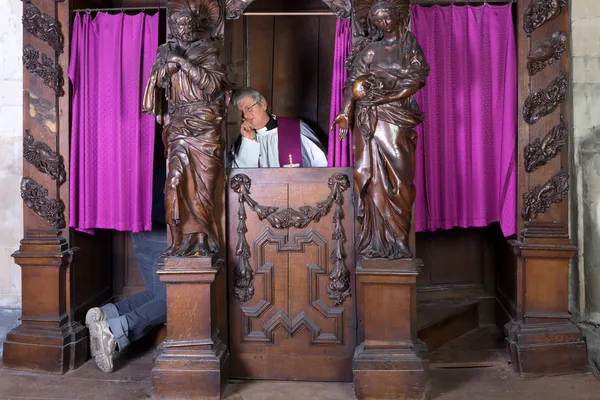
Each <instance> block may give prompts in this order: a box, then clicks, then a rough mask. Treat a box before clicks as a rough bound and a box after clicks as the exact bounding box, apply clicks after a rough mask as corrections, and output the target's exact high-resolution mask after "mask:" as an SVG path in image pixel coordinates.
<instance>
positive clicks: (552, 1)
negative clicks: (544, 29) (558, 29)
mask: <svg viewBox="0 0 600 400" xmlns="http://www.w3.org/2000/svg"><path fill="white" fill-rule="evenodd" d="M566 5H567V0H532V1H531V5H530V6H529V8H527V10H526V11H525V17H524V21H523V29H524V30H525V33H527V36H531V35H532V33H533V31H534V30H536V29H537V28H539V27H540V26H542V25H544V24H545V23H546V22H548V21H552V20H553V19H555V18H557V17H558V16H559V15H560V12H561V11H562V9H563V8H564V7H565V6H566Z"/></svg>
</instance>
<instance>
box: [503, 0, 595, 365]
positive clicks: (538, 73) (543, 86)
mask: <svg viewBox="0 0 600 400" xmlns="http://www.w3.org/2000/svg"><path fill="white" fill-rule="evenodd" d="M567 3H568V2H567V1H566V0H559V1H556V2H551V1H547V0H532V1H519V2H518V19H517V22H518V24H519V26H518V29H517V32H518V49H519V110H518V112H519V148H518V168H519V198H518V204H519V208H520V209H521V216H520V218H519V228H520V235H519V239H518V240H517V241H514V242H512V245H513V249H514V252H515V255H516V257H517V271H516V283H515V285H516V296H515V299H514V304H512V305H509V306H508V307H507V308H508V309H512V314H513V315H512V321H510V322H509V323H508V324H507V325H506V328H505V330H506V335H507V340H508V343H509V350H510V355H511V359H512V364H513V366H514V368H515V370H516V371H517V372H518V373H520V374H521V375H522V376H525V377H532V376H543V375H557V374H568V373H575V372H585V371H587V365H588V364H587V355H586V348H585V343H584V341H583V340H582V337H581V333H580V331H579V329H578V328H577V327H576V326H575V325H574V324H573V323H572V322H571V321H570V318H569V313H568V292H569V287H568V270H569V261H570V259H571V257H572V256H573V254H574V253H575V250H576V248H575V246H573V245H572V244H571V241H570V239H569V234H568V223H569V212H568V211H569V210H568V201H567V193H568V189H569V185H568V184H569V156H568V148H567V143H568V140H569V132H570V130H571V124H570V114H571V110H570V107H569V94H570V90H569V84H570V82H571V79H570V77H569V57H568V54H569V52H568V51H566V50H567V48H568V44H569V40H568V39H569V36H570V21H569V10H568V4H567ZM500 268H501V267H500Z"/></svg>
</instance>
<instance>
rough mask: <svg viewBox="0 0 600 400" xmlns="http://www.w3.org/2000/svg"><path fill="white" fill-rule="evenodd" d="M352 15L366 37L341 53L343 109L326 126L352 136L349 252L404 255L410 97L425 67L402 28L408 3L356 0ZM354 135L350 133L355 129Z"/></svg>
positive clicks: (415, 119) (414, 115)
mask: <svg viewBox="0 0 600 400" xmlns="http://www.w3.org/2000/svg"><path fill="white" fill-rule="evenodd" d="M354 13H355V20H356V21H358V23H359V25H360V24H361V21H362V24H363V27H364V32H365V36H366V38H365V39H363V41H362V42H360V43H359V44H358V45H357V48H355V50H353V52H352V54H351V55H350V57H349V60H348V62H347V66H348V67H349V70H350V71H349V76H348V79H347V81H346V86H345V88H344V108H343V109H342V111H341V112H340V113H339V114H338V115H337V116H336V118H335V120H334V124H335V123H337V124H339V126H340V140H341V139H343V138H344V137H345V136H346V134H347V132H348V128H350V127H354V129H355V130H357V131H358V132H360V134H356V135H354V137H355V139H354V140H355V143H354V157H355V170H354V181H355V185H356V191H357V193H358V194H359V204H358V219H359V222H360V223H361V224H362V231H361V232H360V236H359V238H358V240H357V242H356V250H357V252H358V253H359V254H361V255H362V256H363V257H368V258H387V259H399V258H411V257H412V253H411V251H410V249H409V245H408V235H409V231H410V226H411V210H412V206H413V203H414V200H415V186H414V183H413V181H414V175H415V148H416V140H417V137H416V132H415V130H414V128H415V126H416V125H418V124H420V123H421V122H422V121H423V114H422V113H421V112H420V110H419V107H418V105H417V103H416V101H415V100H414V99H413V97H412V95H413V94H414V93H415V92H417V91H418V90H419V89H420V88H421V87H423V85H424V84H425V79H426V77H427V75H428V74H429V65H428V64H427V61H426V60H425V57H424V55H423V51H422V49H421V47H420V46H419V44H418V43H417V40H416V39H415V37H414V36H413V35H412V33H411V32H409V30H408V26H409V25H408V24H409V19H410V14H409V4H408V1H399V0H395V1H373V0H358V1H357V2H356V4H355V10H354ZM358 132H357V133H358Z"/></svg>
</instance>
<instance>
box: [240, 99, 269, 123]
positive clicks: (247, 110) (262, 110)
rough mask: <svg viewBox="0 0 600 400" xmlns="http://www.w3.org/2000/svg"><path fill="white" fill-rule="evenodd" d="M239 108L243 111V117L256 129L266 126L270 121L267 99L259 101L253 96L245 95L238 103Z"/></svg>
mask: <svg viewBox="0 0 600 400" xmlns="http://www.w3.org/2000/svg"><path fill="white" fill-rule="evenodd" d="M238 110H240V112H241V113H242V119H243V120H244V121H246V122H248V123H249V124H250V126H251V127H252V129H254V130H256V129H260V128H264V126H265V125H267V122H269V114H267V102H266V101H265V99H261V100H260V101H258V102H257V101H255V100H254V99H253V98H252V97H251V96H244V97H242V99H241V100H240V104H238Z"/></svg>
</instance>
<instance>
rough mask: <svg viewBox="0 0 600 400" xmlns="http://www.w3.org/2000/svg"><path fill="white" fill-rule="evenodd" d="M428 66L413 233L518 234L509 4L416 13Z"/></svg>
mask: <svg viewBox="0 0 600 400" xmlns="http://www.w3.org/2000/svg"><path fill="white" fill-rule="evenodd" d="M412 31H413V32H414V34H415V36H416V37H417V40H418V41H419V43H420V44H421V46H422V47H423V51H424V52H425V56H426V58H427V60H428V62H429V63H430V66H431V73H430V75H429V78H428V80H427V85H426V86H425V87H424V88H423V89H422V90H420V91H419V92H418V93H417V94H416V99H417V102H418V103H419V105H420V106H421V109H422V111H423V112H424V113H425V121H424V122H423V124H422V125H420V126H419V127H418V129H417V131H418V144H417V154H416V160H417V169H416V177H415V185H416V187H417V198H416V201H415V229H416V231H425V230H429V231H434V230H436V229H450V228H453V227H480V226H486V225H489V224H491V223H493V222H500V226H501V229H502V232H503V233H504V235H505V236H510V235H512V234H514V233H515V232H516V223H517V212H516V207H517V204H516V190H517V178H516V167H517V165H516V162H517V161H516V153H517V152H516V144H517V142H516V139H517V119H516V118H517V55H516V43H515V36H514V25H513V19H512V10H511V5H510V4H509V5H501V6H490V5H487V4H486V5H482V6H456V5H451V6H439V5H436V6H433V7H422V6H418V5H414V6H413V7H412Z"/></svg>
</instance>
